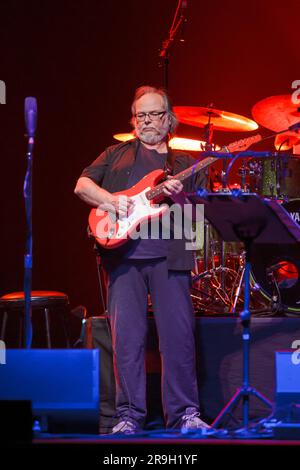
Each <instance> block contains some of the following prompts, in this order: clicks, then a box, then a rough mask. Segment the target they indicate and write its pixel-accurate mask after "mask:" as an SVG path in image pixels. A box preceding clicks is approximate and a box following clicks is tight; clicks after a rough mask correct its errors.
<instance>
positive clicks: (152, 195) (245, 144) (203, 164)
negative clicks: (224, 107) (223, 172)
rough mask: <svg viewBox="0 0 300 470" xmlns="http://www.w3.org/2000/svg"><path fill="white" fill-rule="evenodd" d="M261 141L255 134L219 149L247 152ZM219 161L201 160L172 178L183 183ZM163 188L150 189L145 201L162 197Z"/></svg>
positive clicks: (215, 159) (214, 158)
mask: <svg viewBox="0 0 300 470" xmlns="http://www.w3.org/2000/svg"><path fill="white" fill-rule="evenodd" d="M261 139H262V137H261V135H260V134H255V135H253V136H251V137H246V138H245V139H241V140H238V141H237V142H233V143H231V144H229V145H228V146H224V147H222V148H221V152H224V153H225V152H227V153H229V152H235V151H243V150H247V148H249V147H250V146H251V145H252V144H254V143H256V142H259V141H260V140H261ZM217 160H219V157H207V158H204V159H203V160H201V161H200V162H198V163H196V164H195V165H192V166H190V167H189V168H186V169H185V170H183V171H181V172H180V173H177V175H174V178H176V179H178V180H179V181H181V182H183V181H185V180H186V179H187V178H189V177H190V176H192V175H194V174H196V173H198V172H199V171H201V170H203V169H204V168H207V167H208V166H209V165H211V164H212V163H214V162H215V161H217ZM163 188H164V183H160V184H158V185H157V186H155V188H153V189H150V190H149V191H148V192H147V193H146V197H147V199H149V200H150V201H151V200H152V199H156V198H158V197H159V196H162V195H164V192H163Z"/></svg>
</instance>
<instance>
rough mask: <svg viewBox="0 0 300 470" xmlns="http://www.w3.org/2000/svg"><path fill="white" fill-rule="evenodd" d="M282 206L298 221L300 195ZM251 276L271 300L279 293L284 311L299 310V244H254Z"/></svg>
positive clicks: (296, 311) (299, 221)
mask: <svg viewBox="0 0 300 470" xmlns="http://www.w3.org/2000/svg"><path fill="white" fill-rule="evenodd" d="M282 205H283V207H284V208H285V209H286V210H287V211H288V213H289V214H290V216H291V217H292V218H293V219H294V220H295V222H297V223H298V224H299V225H300V199H293V200H290V201H289V202H286V203H283V204H282ZM251 266H252V278H253V281H254V282H255V284H256V285H257V288H258V290H260V292H261V293H262V294H263V296H264V297H266V298H267V299H268V300H269V301H271V299H272V296H273V295H274V294H276V284H277V285H278V290H279V293H280V299H279V301H280V303H281V305H282V307H283V309H284V310H285V311H288V312H294V313H299V314H300V250H299V245H298V244H296V243H295V244H288V245H285V244H283V245H278V244H269V245H259V244H254V245H253V252H252V260H251Z"/></svg>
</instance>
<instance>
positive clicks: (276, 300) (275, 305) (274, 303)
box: [267, 269, 285, 315]
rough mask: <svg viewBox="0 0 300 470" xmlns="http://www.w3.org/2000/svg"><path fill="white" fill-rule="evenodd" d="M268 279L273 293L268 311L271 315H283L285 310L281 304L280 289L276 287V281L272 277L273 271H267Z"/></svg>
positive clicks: (273, 276)
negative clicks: (269, 310)
mask: <svg viewBox="0 0 300 470" xmlns="http://www.w3.org/2000/svg"><path fill="white" fill-rule="evenodd" d="M267 275H268V277H269V282H270V284H272V286H273V293H272V297H271V301H270V309H271V312H272V313H278V314H279V315H280V314H283V313H284V311H285V309H284V307H283V304H282V302H281V294H280V289H279V286H278V282H277V279H276V277H275V275H274V270H273V269H269V272H268V273H267Z"/></svg>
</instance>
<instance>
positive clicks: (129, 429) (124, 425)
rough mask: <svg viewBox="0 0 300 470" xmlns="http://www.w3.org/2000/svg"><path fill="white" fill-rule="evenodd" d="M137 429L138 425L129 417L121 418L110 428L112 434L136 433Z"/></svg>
mask: <svg viewBox="0 0 300 470" xmlns="http://www.w3.org/2000/svg"><path fill="white" fill-rule="evenodd" d="M138 431H139V428H138V425H137V424H136V423H135V422H134V421H131V420H129V419H123V420H122V421H120V422H119V423H118V424H116V425H115V426H114V427H113V428H112V432H111V433H112V434H136V433H137V432H138Z"/></svg>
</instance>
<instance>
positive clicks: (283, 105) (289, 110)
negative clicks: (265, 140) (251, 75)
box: [252, 95, 300, 135]
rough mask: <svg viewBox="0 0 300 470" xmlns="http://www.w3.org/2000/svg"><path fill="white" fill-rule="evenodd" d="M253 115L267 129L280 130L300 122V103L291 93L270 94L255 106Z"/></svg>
mask: <svg viewBox="0 0 300 470" xmlns="http://www.w3.org/2000/svg"><path fill="white" fill-rule="evenodd" d="M252 116H253V117H254V119H255V121H257V122H258V123H259V124H261V125H262V126H264V127H266V128H267V129H271V130H272V131H275V132H279V131H283V130H284V129H287V128H288V127H289V126H291V125H293V124H295V123H296V122H299V120H300V105H299V104H298V105H297V104H294V103H293V102H292V99H291V95H277V96H270V97H269V98H265V99H263V100H261V101H258V103H256V104H255V105H254V106H253V108H252ZM293 135H296V133H295V132H294V133H293Z"/></svg>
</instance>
